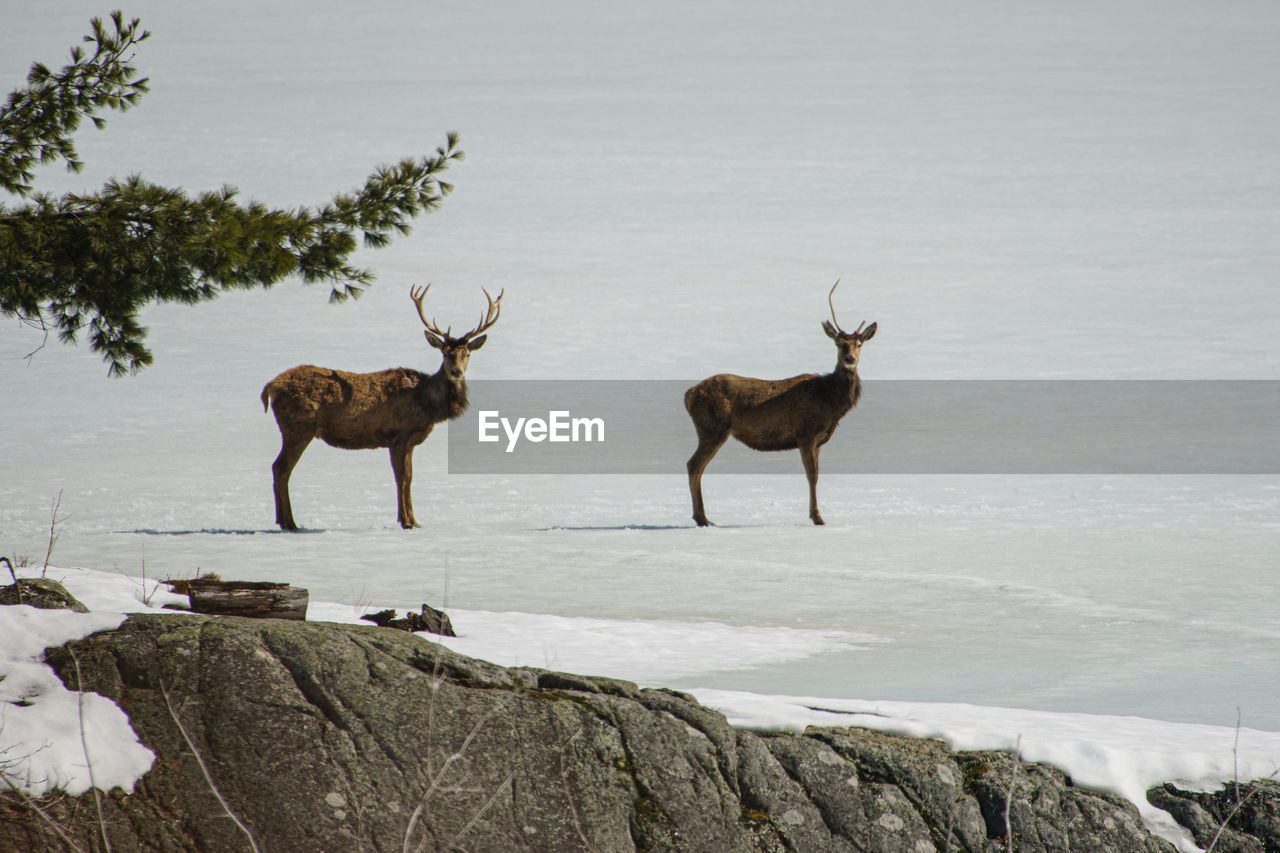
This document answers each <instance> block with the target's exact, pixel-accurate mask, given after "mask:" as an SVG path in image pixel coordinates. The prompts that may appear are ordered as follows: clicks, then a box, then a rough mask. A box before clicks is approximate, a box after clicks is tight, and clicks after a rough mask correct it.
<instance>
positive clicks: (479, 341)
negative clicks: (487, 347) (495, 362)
mask: <svg viewBox="0 0 1280 853" xmlns="http://www.w3.org/2000/svg"><path fill="white" fill-rule="evenodd" d="M488 339H489V336H488V335H481V336H480V337H478V338H476V339H475V340H474V341H468V342H467V349H469V350H471V351H472V352H475V351H476V350H478V349H480V347H482V346H484V342H485V341H487V340H488Z"/></svg>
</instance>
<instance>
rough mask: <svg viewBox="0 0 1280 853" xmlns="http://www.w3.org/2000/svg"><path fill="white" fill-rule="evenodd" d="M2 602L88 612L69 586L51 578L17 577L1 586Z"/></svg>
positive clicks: (0, 601)
mask: <svg viewBox="0 0 1280 853" xmlns="http://www.w3.org/2000/svg"><path fill="white" fill-rule="evenodd" d="M0 604H26V605H28V606H29V607H37V608H39V609H41V610H74V611H75V612H77V613H88V612H89V608H87V607H85V606H84V605H83V604H81V603H80V600H79V599H77V598H76V597H75V596H74V595H72V594H71V593H69V592H67V588H66V587H65V586H63V585H62V584H60V583H58V582H57V581H55V580H51V579H50V578H17V579H15V581H14V582H13V583H11V584H9V585H8V586H0Z"/></svg>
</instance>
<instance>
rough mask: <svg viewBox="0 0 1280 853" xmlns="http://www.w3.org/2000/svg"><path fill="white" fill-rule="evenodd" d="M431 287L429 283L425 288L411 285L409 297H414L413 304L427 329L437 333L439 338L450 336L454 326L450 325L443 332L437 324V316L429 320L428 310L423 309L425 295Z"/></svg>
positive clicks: (434, 333)
mask: <svg viewBox="0 0 1280 853" xmlns="http://www.w3.org/2000/svg"><path fill="white" fill-rule="evenodd" d="M430 289H431V285H430V284H428V285H427V286H426V287H423V288H419V287H417V286H416V285H415V286H413V287H410V288H409V298H410V299H412V300H413V304H414V305H415V306H417V309H418V318H419V319H421V320H422V325H424V326H426V327H427V331H428V332H430V333H431V334H433V335H435V336H436V337H437V338H448V337H449V332H450V331H452V330H453V326H450V327H449V328H448V329H446V330H445V331H443V332H442V331H440V327H439V326H437V325H436V320H435V318H434V317H432V318H431V319H430V320H428V319H427V314H426V312H425V311H423V310H422V299H423V297H424V296H426V295H427V291H428V290H430Z"/></svg>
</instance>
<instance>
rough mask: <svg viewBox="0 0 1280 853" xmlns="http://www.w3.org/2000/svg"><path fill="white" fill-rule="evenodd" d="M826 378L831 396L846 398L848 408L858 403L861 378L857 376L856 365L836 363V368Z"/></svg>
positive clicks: (860, 392) (840, 398) (860, 393)
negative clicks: (849, 365) (848, 365)
mask: <svg viewBox="0 0 1280 853" xmlns="http://www.w3.org/2000/svg"><path fill="white" fill-rule="evenodd" d="M826 378H827V383H828V387H830V388H831V390H832V396H833V397H835V398H837V399H839V400H846V399H847V400H848V401H849V407H850V408H852V407H854V406H856V405H858V398H859V397H861V396H862V379H861V378H860V377H859V376H858V368H857V367H845V366H844V364H843V363H837V364H836V369H835V370H833V371H831V372H830V373H828V374H827V377H826Z"/></svg>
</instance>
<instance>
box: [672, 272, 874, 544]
mask: <svg viewBox="0 0 1280 853" xmlns="http://www.w3.org/2000/svg"><path fill="white" fill-rule="evenodd" d="M839 284H840V282H839V281H837V282H836V283H835V284H833V285H832V286H831V291H830V292H829V293H828V294H827V304H828V305H829V306H830V307H831V321H830V322H827V321H825V320H824V321H823V323H822V330H823V331H824V332H826V333H827V337H829V338H831V339H832V340H833V341H835V344H836V352H837V354H838V356H837V358H836V369H835V370H833V371H831V372H830V373H824V374H817V373H806V374H803V375H801V376H792V377H791V378H790V379H779V380H776V381H771V380H768V379H749V378H747V377H745V376H734V375H733V374H731V373H720V374H717V375H715V376H712V377H709V378H707V379H704V380H702V381H701V382H699V383H698V384H697V385H695V386H693V387H692V388H690V389H689V390H688V391H686V392H685V395H684V407H685V410H686V411H688V412H689V417H691V418H692V419H693V426H694V428H695V429H696V430H697V431H698V449H697V450H695V451H694V452H693V455H692V456H690V457H689V465H688V468H689V493H690V494H691V495H692V496H693V520H694V521H696V522H697V523H698V526H699V527H706V526H707V525H709V524H710V523H711V522H710V521H707V513H706V509H705V508H704V507H703V505H702V472H703V471H704V470H705V469H706V467H707V463H708V462H710V461H711V457H713V456H715V455H716V451H718V450H719V449H720V448H721V447H723V446H724V443H725V441H727V440H728V438H729V436H731V435H732V436H733V437H734V438H736V439H738V441H741V442H742V443H743V444H745V445H746V446H747V447H750V448H751V449H752V450H794V449H796V448H799V449H800V459H801V461H802V462H804V473H805V475H806V476H807V477H808V478H809V518H811V519H813V523H814V524H823V523H824V522H823V521H822V515H821V514H820V513H819V512H818V451H819V450H821V448H822V445H824V444H826V443H827V441H828V440H829V439H830V438H831V436H832V434H833V433H834V432H835V431H836V425H838V424H839V423H840V419H841V418H843V417H844V416H845V415H846V414H848V413H849V410H850V409H852V408H853V407H854V406H856V405H858V397H859V396H861V394H862V380H860V379H859V378H858V357H859V355H860V354H861V353H862V345H863V344H865V343H866V342H867V341H869V340H871V338H873V337H874V336H875V333H876V324H875V323H872V324H871V325H870V326H867V329H866V331H863V329H862V327H863V326H866V325H867V323H866V321H865V320H864V321H863V322H862V324H861V325H859V326H858V329H857V331H854V332H846V331H845V330H844V329H841V328H840V323H839V321H837V320H836V307H835V304H834V303H833V302H832V301H831V299H832V295H833V294H834V293H835V292H836V287H837V286H839Z"/></svg>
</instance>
